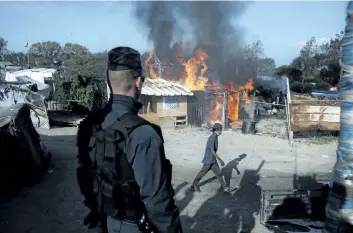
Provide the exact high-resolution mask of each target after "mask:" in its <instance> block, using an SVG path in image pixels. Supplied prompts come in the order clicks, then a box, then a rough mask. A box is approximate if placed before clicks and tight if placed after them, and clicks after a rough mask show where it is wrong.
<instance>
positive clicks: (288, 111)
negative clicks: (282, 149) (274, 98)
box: [284, 77, 293, 146]
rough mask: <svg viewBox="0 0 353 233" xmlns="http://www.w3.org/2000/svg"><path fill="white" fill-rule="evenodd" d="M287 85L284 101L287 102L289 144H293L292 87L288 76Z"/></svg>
mask: <svg viewBox="0 0 353 233" xmlns="http://www.w3.org/2000/svg"><path fill="white" fill-rule="evenodd" d="M286 86H287V95H286V97H287V98H286V99H285V101H284V103H285V106H284V107H285V109H286V115H287V129H288V139H289V144H290V145H291V146H293V132H292V129H291V125H290V123H291V116H290V114H291V112H290V104H291V97H290V88H289V79H288V77H286Z"/></svg>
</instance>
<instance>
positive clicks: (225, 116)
mask: <svg viewBox="0 0 353 233" xmlns="http://www.w3.org/2000/svg"><path fill="white" fill-rule="evenodd" d="M222 110H223V111H222V123H223V129H226V128H228V90H227V89H226V90H224V93H223V108H222Z"/></svg>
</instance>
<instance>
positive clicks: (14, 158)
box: [0, 103, 51, 195]
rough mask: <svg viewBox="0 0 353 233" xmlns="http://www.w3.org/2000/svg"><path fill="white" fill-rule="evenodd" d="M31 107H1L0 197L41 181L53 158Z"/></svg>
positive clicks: (18, 105) (26, 105)
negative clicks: (41, 138) (35, 126)
mask: <svg viewBox="0 0 353 233" xmlns="http://www.w3.org/2000/svg"><path fill="white" fill-rule="evenodd" d="M30 112H31V107H30V106H29V104H24V103H22V104H15V105H12V106H9V107H2V108H0V185H1V187H2V188H1V190H3V191H0V195H3V194H5V191H6V190H12V189H13V188H17V187H23V186H24V185H31V184H34V183H37V182H39V180H40V178H41V175H42V174H43V172H44V171H45V169H46V168H47V167H48V165H49V162H50V159H51V155H50V153H48V151H47V150H46V148H45V147H44V146H43V145H42V143H41V140H40V136H39V134H38V133H37V131H36V130H35V128H34V126H33V124H32V121H31V118H30Z"/></svg>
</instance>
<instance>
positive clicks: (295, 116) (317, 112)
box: [290, 101, 341, 132]
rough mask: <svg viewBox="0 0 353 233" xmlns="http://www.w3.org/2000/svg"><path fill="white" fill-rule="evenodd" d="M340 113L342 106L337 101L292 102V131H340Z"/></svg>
mask: <svg viewBox="0 0 353 233" xmlns="http://www.w3.org/2000/svg"><path fill="white" fill-rule="evenodd" d="M340 111H341V109H340V105H339V103H338V102H337V101H335V102H322V101H310V102H309V101H308V102H300V103H295V102H292V103H291V104H290V126H291V127H290V128H291V131H292V132H305V131H313V130H323V131H339V130H340Z"/></svg>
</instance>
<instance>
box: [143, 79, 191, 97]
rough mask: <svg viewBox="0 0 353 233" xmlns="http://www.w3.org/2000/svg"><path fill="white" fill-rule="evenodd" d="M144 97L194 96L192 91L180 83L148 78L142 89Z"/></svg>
mask: <svg viewBox="0 0 353 233" xmlns="http://www.w3.org/2000/svg"><path fill="white" fill-rule="evenodd" d="M142 95H155V96H176V95H183V96H185V95H187V96H192V95H194V93H192V92H191V91H190V90H188V89H187V88H186V87H184V86H182V85H180V84H179V83H175V82H171V81H167V80H164V79H160V78H158V79H151V78H147V79H146V80H145V83H144V84H143V87H142Z"/></svg>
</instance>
